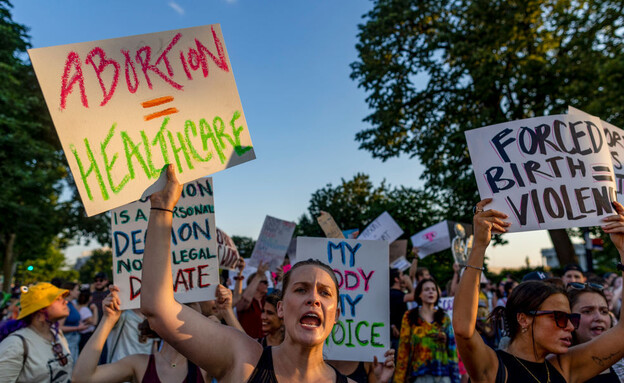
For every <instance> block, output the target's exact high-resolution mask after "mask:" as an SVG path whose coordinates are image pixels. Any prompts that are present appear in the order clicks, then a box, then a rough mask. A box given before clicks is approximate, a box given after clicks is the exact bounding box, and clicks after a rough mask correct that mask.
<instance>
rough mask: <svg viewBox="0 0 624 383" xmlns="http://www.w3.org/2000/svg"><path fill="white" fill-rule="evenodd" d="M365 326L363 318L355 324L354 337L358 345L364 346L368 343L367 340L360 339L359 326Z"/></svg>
mask: <svg viewBox="0 0 624 383" xmlns="http://www.w3.org/2000/svg"><path fill="white" fill-rule="evenodd" d="M362 326H366V327H368V322H367V321H365V320H363V321H361V322H360V323H358V324H357V326H355V339H356V340H357V342H358V343H359V344H360V346H366V345H367V344H368V341H367V340H362V339H360V327H362Z"/></svg>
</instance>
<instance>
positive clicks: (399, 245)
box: [390, 239, 407, 263]
mask: <svg viewBox="0 0 624 383" xmlns="http://www.w3.org/2000/svg"><path fill="white" fill-rule="evenodd" d="M406 255H407V239H397V240H396V241H394V242H392V243H391V244H390V263H392V262H394V261H395V260H397V259H398V258H400V257H405V256H406Z"/></svg>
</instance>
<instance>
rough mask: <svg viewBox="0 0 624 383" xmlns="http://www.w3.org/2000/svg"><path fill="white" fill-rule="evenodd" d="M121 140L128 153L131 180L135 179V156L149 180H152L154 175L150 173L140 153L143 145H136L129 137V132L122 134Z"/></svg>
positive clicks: (127, 159)
mask: <svg viewBox="0 0 624 383" xmlns="http://www.w3.org/2000/svg"><path fill="white" fill-rule="evenodd" d="M121 140H122V141H123V144H124V152H125V153H126V161H127V162H128V171H129V172H130V178H131V179H134V178H135V176H134V166H133V165H132V156H135V157H136V160H137V161H138V162H139V165H141V167H142V168H143V171H144V172H145V175H146V176H147V179H152V173H150V171H149V169H148V168H147V163H146V162H145V160H144V159H143V156H142V155H141V152H140V151H139V147H140V146H141V144H137V145H135V144H134V142H132V139H131V138H130V136H129V135H128V132H124V131H122V132H121Z"/></svg>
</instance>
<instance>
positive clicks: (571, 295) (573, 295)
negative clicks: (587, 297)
mask: <svg viewBox="0 0 624 383" xmlns="http://www.w3.org/2000/svg"><path fill="white" fill-rule="evenodd" d="M583 294H598V295H600V296H601V297H602V299H604V300H605V303H606V304H607V306H609V300H608V299H607V297H606V296H605V294H604V291H602V290H599V289H595V288H593V287H591V286H585V287H584V288H582V289H569V290H568V300H570V309H572V307H574V305H575V304H576V303H577V302H578V301H579V298H580V297H581V295H583ZM609 321H610V323H609V325H610V326H611V327H613V320H612V318H611V316H609ZM572 344H574V345H577V344H579V341H578V337H577V336H576V330H574V331H572Z"/></svg>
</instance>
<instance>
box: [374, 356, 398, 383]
mask: <svg viewBox="0 0 624 383" xmlns="http://www.w3.org/2000/svg"><path fill="white" fill-rule="evenodd" d="M384 356H385V357H386V360H384V362H383V363H379V361H378V360H377V357H376V356H375V357H374V358H373V372H374V373H375V376H376V377H377V380H379V381H380V382H382V383H386V382H389V381H390V379H391V378H392V374H394V350H393V349H389V350H388V351H386V353H385V354H384Z"/></svg>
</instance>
